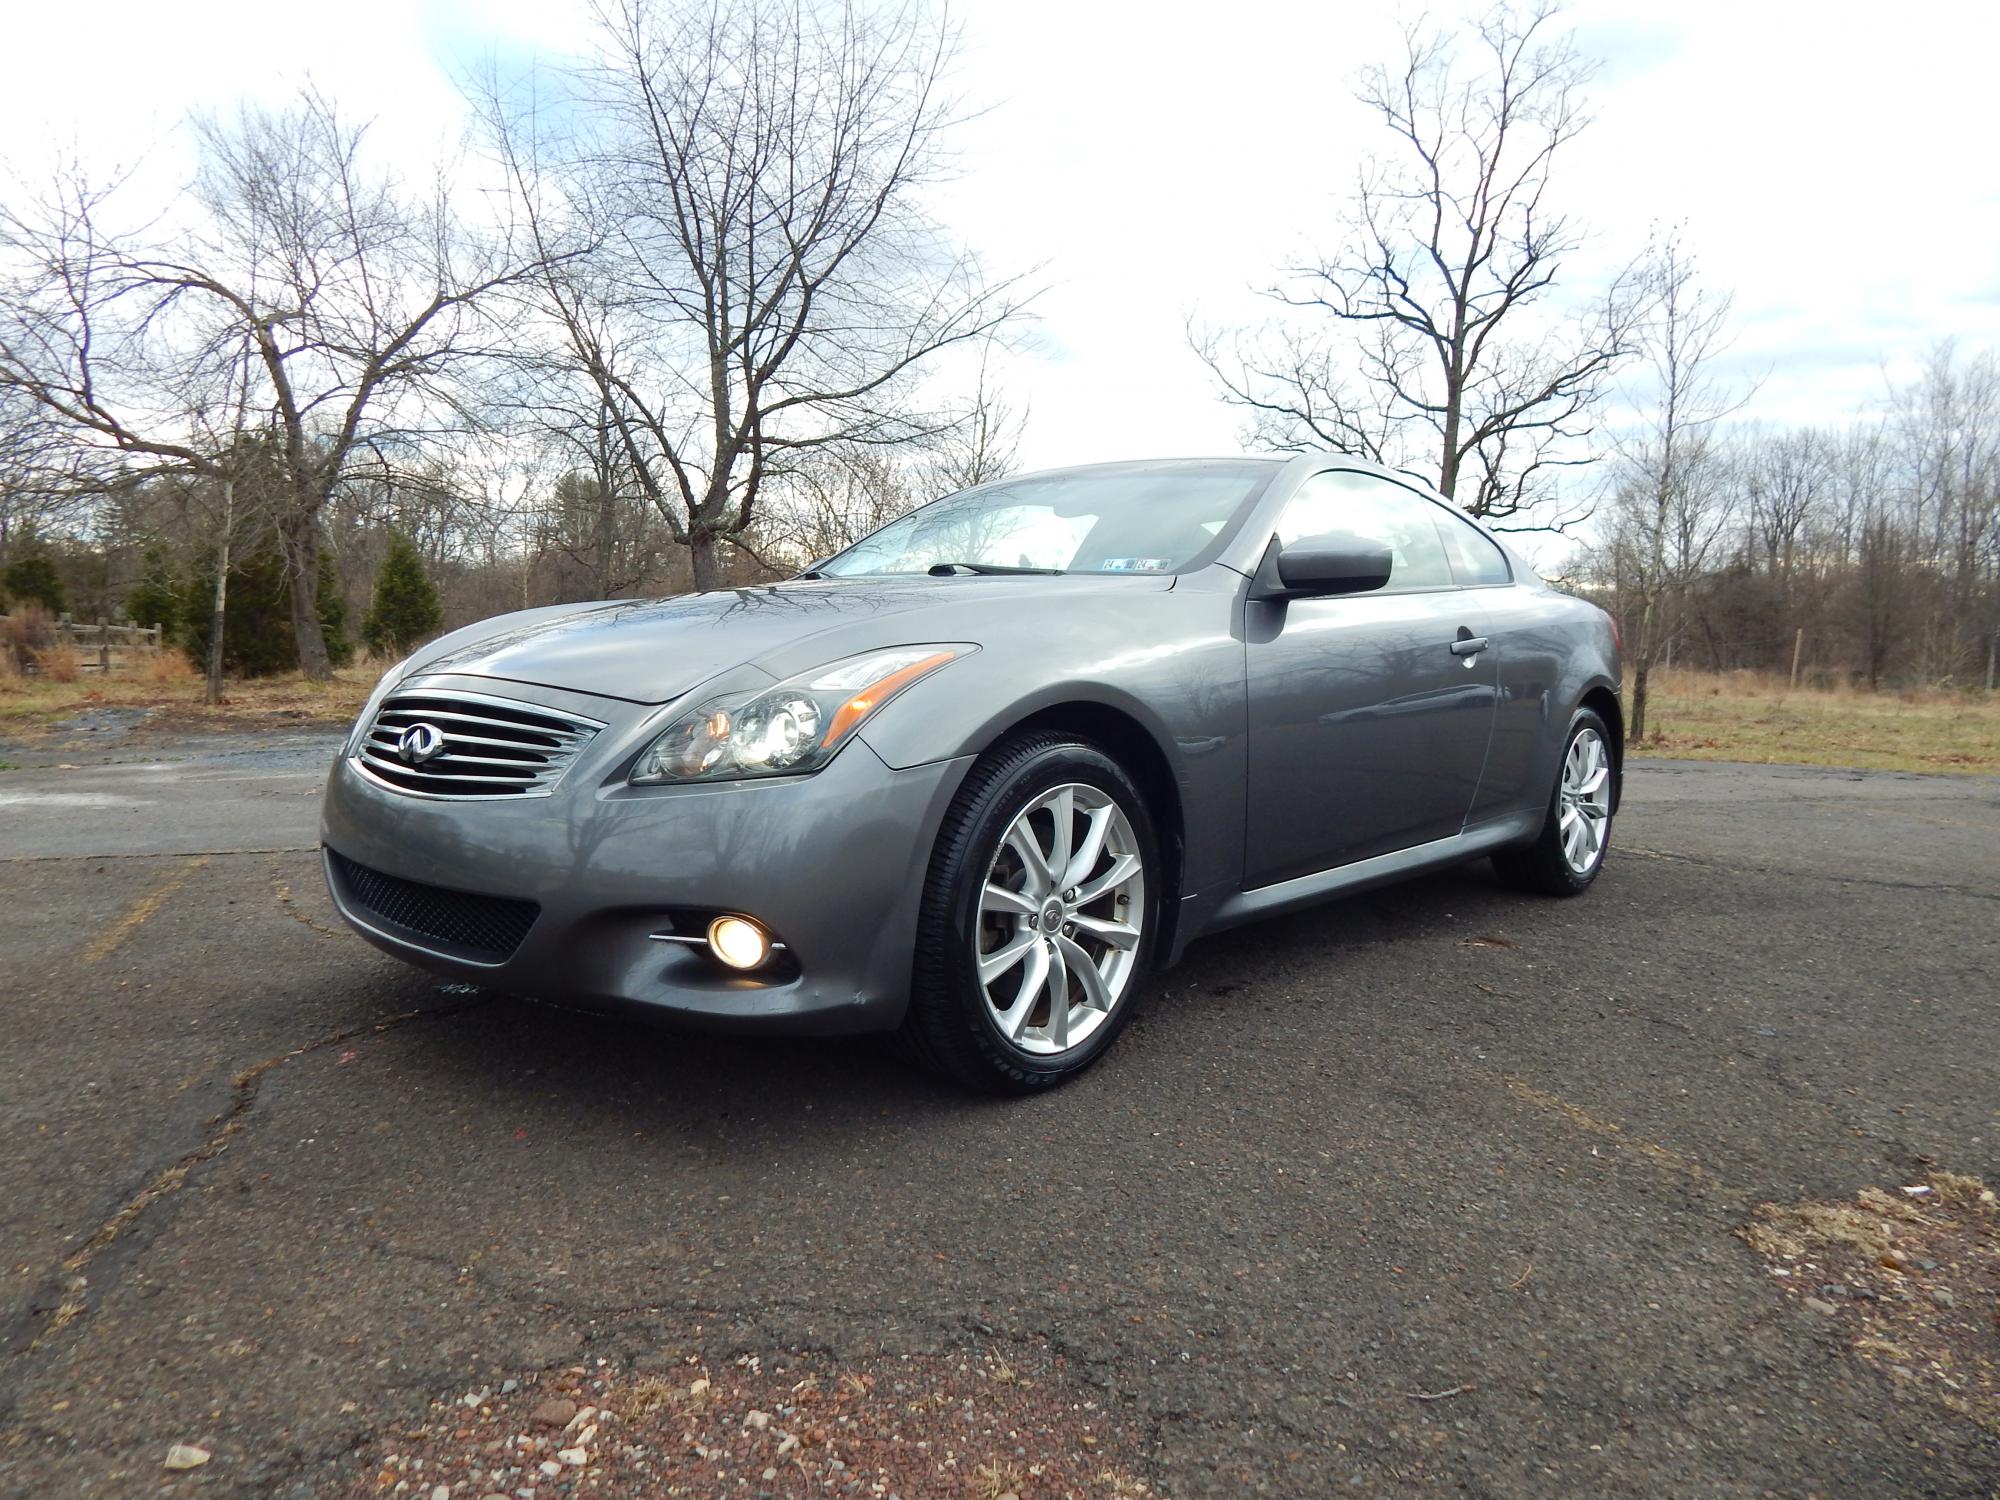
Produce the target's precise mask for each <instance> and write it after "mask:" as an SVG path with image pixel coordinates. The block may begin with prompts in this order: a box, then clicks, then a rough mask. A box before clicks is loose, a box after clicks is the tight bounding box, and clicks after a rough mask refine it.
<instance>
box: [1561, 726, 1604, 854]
mask: <svg viewBox="0 0 2000 1500" xmlns="http://www.w3.org/2000/svg"><path fill="white" fill-rule="evenodd" d="M1557 796H1558V797H1559V799H1560V805H1561V809H1562V810H1561V813H1560V816H1559V818H1558V822H1557V829H1558V832H1559V833H1560V835H1561V837H1562V851H1563V859H1564V861H1565V862H1566V863H1567V864H1568V865H1569V867H1570V869H1571V870H1572V871H1574V872H1575V873H1576V874H1578V875H1588V874H1589V873H1590V872H1591V871H1592V870H1594V869H1596V868H1597V862H1598V861H1599V860H1601V859H1603V858H1604V841H1605V837H1606V835H1607V834H1608V833H1609V832H1610V827H1611V758H1610V756H1609V754H1608V753H1607V752H1606V750H1605V747H1604V736H1603V735H1601V734H1599V733H1598V732H1597V731H1596V730H1595V729H1589V728H1586V729H1582V730H1579V731H1578V732H1577V736H1576V738H1575V739H1573V740H1571V741H1570V742H1569V754H1568V755H1567V756H1566V757H1565V758H1564V760H1563V772H1562V785H1561V787H1560V788H1559V789H1558V791H1557Z"/></svg>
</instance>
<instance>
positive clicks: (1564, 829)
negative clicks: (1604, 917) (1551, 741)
mask: <svg viewBox="0 0 2000 1500" xmlns="http://www.w3.org/2000/svg"><path fill="white" fill-rule="evenodd" d="M1611 782H1612V766H1611V732H1610V730H1609V729H1608V728H1606V726H1605V723H1604V720H1603V719H1602V718H1600V717H1599V716H1598V714H1597V713H1596V712H1595V711H1594V710H1592V709H1588V708H1580V709H1578V710H1577V712H1576V717H1575V718H1573V719H1572V720H1570V726H1569V740H1568V743H1567V744H1566V745H1565V746H1564V747H1563V758H1562V766H1561V768H1560V769H1559V770H1558V771H1557V773H1556V785H1555V791H1554V793H1553V794H1552V795H1551V797H1550V798H1549V812H1548V817H1547V818H1546V819H1544V820H1543V823H1542V830H1541V832H1540V833H1539V834H1538V835H1537V836H1536V838H1535V841H1534V842H1533V843H1532V844H1524V845H1522V846H1521V847H1520V848H1517V849H1501V850H1498V851H1497V852H1496V853H1495V854H1494V856H1493V868H1494V869H1495V870H1496V871H1498V872H1499V875H1500V878H1501V879H1502V880H1504V881H1505V882H1506V883H1507V884H1508V885H1511V886H1513V887H1514V888H1515V889H1516V890H1523V891H1535V892H1538V893H1540V894H1542V895H1547V896H1574V895H1577V894H1579V893H1581V892H1582V891H1584V890H1587V889H1588V888H1589V886H1590V883H1591V882H1592V881H1593V880H1595V879H1597V872H1598V871H1599V870H1601V869H1603V868H1604V856H1605V854H1606V852H1607V851H1608V850H1609V848H1610V845H1611Z"/></svg>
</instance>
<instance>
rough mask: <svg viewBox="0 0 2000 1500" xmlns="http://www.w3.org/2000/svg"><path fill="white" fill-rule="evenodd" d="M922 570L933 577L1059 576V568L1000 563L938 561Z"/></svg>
mask: <svg viewBox="0 0 2000 1500" xmlns="http://www.w3.org/2000/svg"><path fill="white" fill-rule="evenodd" d="M924 571H925V572H926V573H928V574H930V575H931V577H933V578H950V577H952V576H953V575H954V574H957V573H979V574H986V573H1046V574H1049V575H1051V576H1055V577H1060V576H1061V574H1062V569H1061V568H1009V567H1005V566H1003V565H1002V564H1000V563H976V562H939V563H932V564H931V565H930V566H929V567H928V568H926V569H924Z"/></svg>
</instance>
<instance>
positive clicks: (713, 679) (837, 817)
mask: <svg viewBox="0 0 2000 1500" xmlns="http://www.w3.org/2000/svg"><path fill="white" fill-rule="evenodd" d="M1618 687H1619V664H1618V644H1617V640H1616V636H1615V633H1614V630H1613V627H1612V623H1611V621H1610V619H1609V617H1608V616H1607V615H1605V614H1604V613H1603V612H1602V611H1601V610H1598V609H1597V608H1595V607H1593V606H1592V605H1590V604H1587V603H1584V602H1582V601H1581V600H1578V599H1574V598H1571V597H1568V596H1566V595H1564V594H1561V593H1558V592H1556V591H1555V590H1553V589H1551V588H1549V587H1548V586H1547V585H1546V584H1544V583H1543V582H1542V581H1541V580H1540V579H1538V578H1537V577H1536V576H1535V575H1534V573H1533V571H1532V570H1531V569H1529V568H1528V567H1526V566H1525V565H1524V564H1523V563H1522V562H1521V561H1520V559H1518V558H1517V557H1515V556H1514V555H1513V554H1511V553H1510V552H1509V551H1508V550H1507V548H1506V547H1505V546H1503V545H1502V544H1501V543H1500V542H1499V541H1498V540H1497V539H1495V538H1494V537H1493V536H1492V535H1491V534H1490V533H1488V532H1487V531H1486V530H1484V529H1483V528H1481V527H1480V526H1478V525H1476V524H1474V523H1473V522H1471V521H1469V520H1468V519H1467V518H1466V517H1465V516H1464V515H1463V514H1462V513H1461V512H1459V511H1458V510H1456V509H1455V508H1453V507H1452V506H1451V505H1449V504H1448V503H1446V502H1444V501H1442V500H1440V499H1439V498H1438V497H1437V496H1436V495H1434V494H1432V493H1431V492H1430V491H1428V490H1427V489H1426V488H1425V487H1424V486H1423V485H1422V484H1421V483H1420V482H1417V481H1414V480H1412V479H1410V478H1408V477H1407V476H1405V475H1402V474H1399V473H1395V472H1391V471H1389V470H1385V469H1381V468H1377V467H1374V466H1371V465H1367V464H1363V463H1360V462H1356V461H1352V460H1349V459H1345V458H1339V457H1336V456H1332V455H1312V456H1306V457H1298V458H1291V459H1266V458H1235V459H1209V460H1184V461H1174V462H1152V463H1123V464H1102V465H1094V466H1090V467H1085V468H1075V469H1063V470H1057V471H1052V472H1049V473H1043V474H1033V475H1028V476H1025V477H1021V478H1012V479H1005V480H1001V481H998V482H995V483H991V484H986V485H982V486H980V487H978V488H975V489H971V490H966V491H964V492H962V493H959V494H956V495H952V496H948V497H947V498H945V499H942V500H939V501H936V502H935V503H933V504H931V505H928V506H926V507H924V508H922V509H920V510H917V511H914V512H912V513H911V514H909V515H907V516H904V517H902V518H901V519H899V520H896V521H892V522H891V523H889V524H888V525H887V526H885V527H883V528H882V529H881V530H879V531H877V532H875V533H874V534H873V535H871V536H869V537H867V538H865V539H863V540H862V541H860V542H858V543H856V544H855V545H854V546H853V547H850V548H849V549H848V550H847V551H845V552H842V553H840V554H839V555H838V556H836V557H833V558H830V559H828V560H827V561H825V562H823V563H819V564H817V565H816V566H814V567H813V568H811V569H809V570H808V571H807V572H805V573H803V574H801V575H800V576H799V577H797V578H795V579H792V580H790V581H788V582H785V583H779V584H773V585H769V586H761V587H755V588H741V589H729V590H718V591H715V592H712V593H704V594H695V595H690V596H684V597H680V598H672V599H660V600H647V601H617V602H610V603H598V604H587V605H564V606H559V607H556V608H550V609H537V610H527V611H523V612H522V613H520V614H514V615H507V616H503V617H501V618H499V619H494V620H488V621H485V622H483V623H481V624H478V625H474V626H471V627H469V628H467V629H464V630H460V631H457V632H456V633H454V634H451V635H448V636H446V637H444V638H443V639H441V640H439V641H437V642H435V643H433V644H432V645H430V646H427V647H425V648H423V649H422V650H420V651H418V652H417V653H416V654H415V655H414V656H412V657H411V658H410V659H409V660H408V661H407V662H404V663H403V664H401V665H400V666H399V667H397V668H395V669H394V670H393V671H391V672H390V673H389V674H388V675H387V676H385V677H384V679H383V681H382V683H381V685H380V686H379V687H378V688H377V689H376V691H375V694H374V696H373V697H372V698H371V699H370V701H369V703H368V705H367V707H366V708H365V709H364V710H363V712H362V714H361V718H360V720H359V722H358V723H357V724H356V726H355V728H354V731H353V734H352V736H351V737H350V738H349V740H348V742H347V744H346V745H345V747H344V748H343V750H342V752H341V754H340V757H339V760H338V762H337V763H336V764H335V766H334V768H333V774H332V777H331V779H330V781H329V783H328V788H327V793H326V799H325V811H324V815H323V823H322V836H323V842H324V845H325V865H326V877H327V884H328V886H329V888H330V889H331V890H332V893H333V899H334V901H335V902H336V904H337V905H338V906H339V909H340V911H341V914H342V915H343V916H344V917H345V918H346V919H347V921H348V922H350V923H351V924H352V925H353V926H354V927H355V928H356V929H357V930H358V931H359V932H360V933H361V934H362V935H363V936H364V937H366V938H368V940H369V941H371V942H373V943H375V944H376V945H377V946H379V947H381V948H383V949H386V950H387V951H388V952H390V953H393V954H395V955H396V956H398V957H400V958H404V959H407V960H409V961H411V962H413V963H418V964H422V965H424V966H426V967H427V968H430V969H434V970H436V971H438V972H441V973H444V974H448V975H450V976H452V977H453V978H456V979H461V980H472V981H475V982H477V983H480V984H483V985H488V986H492V987H494V988H498V989H502V990H507V991H512V992H515V993H518V994H525V995H530V996H540V997H544V998H548V999H554V1000H562V1001H565V1002H570V1003H576V1004H582V1005H586V1006H592V1007H601V1008H602V1007H614V1006H638V1007H644V1008H647V1009H650V1010H653V1011H656V1012H662V1013H667V1014H670V1015H672V1016H674V1017H677V1018H679V1019H681V1020H683V1021H687V1022H691V1023H696V1024H701V1025H707V1026H714V1027H726V1028H730V1029H737V1030H744V1031H773V1032H777V1031H782V1032H792V1033H800V1032H805V1033H821V1034H824V1033H836V1032H862V1031H880V1032H895V1033H897V1034H899V1036H900V1037H901V1038H902V1040H903V1042H904V1043H905V1045H906V1047H907V1048H908V1050H909V1051H910V1052H912V1053H913V1054H914V1055H915V1056H916V1057H918V1058H919V1059H920V1060H922V1061H924V1062H927V1063H929V1064H930V1065H932V1066H934V1067H936V1068H938V1069H940V1070H942V1071H943V1072H945V1073H948V1074H950V1075H952V1076H953V1077H956V1078H958V1079H960V1080H962V1081H963V1082H965V1083H968V1084H971V1085H974V1086H978V1087H983V1088H989V1089H996V1090H1001V1091H1028V1090H1033V1089H1038V1088H1043V1087H1046V1086H1048V1085H1051V1084H1054V1083H1056V1082H1058V1081H1060V1080H1062V1079H1064V1078H1066V1077H1068V1076H1069V1075H1071V1074H1073V1073H1075V1072H1077V1071H1079V1070H1080V1069H1082V1068H1084V1067H1087V1066H1088V1065H1089V1064H1090V1063H1091V1062H1093V1061H1095V1060H1096V1059H1097V1058H1098V1057H1099V1056H1100V1055H1101V1054H1102V1053H1103V1052H1104V1051H1105V1049H1106V1048H1108V1047H1109V1046H1110V1045H1111V1043H1112V1041H1113V1039H1114V1038H1115V1037H1116V1036H1117V1033H1118V1031H1119V1030H1120V1028H1121V1027H1122V1026H1123V1025H1124V1023H1125V1022H1126V1020H1127V1019H1128V1018H1129V1017H1130V1015H1131V1012H1132V1006H1133V1003H1134V1000H1135V997H1136V995H1137V993H1138V992H1139V990H1140V989H1141V988H1142V986H1143V985H1144V983H1145V980H1146V977H1147V975H1148V974H1149V973H1151V972H1153V971H1154V970H1156V969H1158V968H1160V967H1162V966H1164V965H1166V964H1170V963H1172V962H1173V961H1174V960H1175V959H1177V958H1178V957H1179V956H1180V954H1181V951H1182V950H1183V949H1184V948H1185V947H1186V946H1187V944H1188V943H1189V942H1190V941H1191V940H1193V939H1195V938H1197V937H1200V936H1202V935H1203V934H1204V933H1210V932H1214V931H1216V930H1217V929H1219V928H1223V927H1228V926H1230V925H1232V924H1235V923H1239V922H1245V921H1250V920H1253V919H1255V918H1258V917H1264V916H1269V915H1272V914H1274V913H1277V912H1284V911H1290V910H1293V909H1294V908H1297V907H1301V906H1305V905H1307V904H1309V903H1311V902H1316V901H1322V900H1325V899H1326V898H1328V897H1332V896H1339V895H1345V894H1347V893H1350V892H1353V891H1357V890H1361V889H1364V888H1366V887H1369V886H1375V885H1380V884H1382V883H1384V882H1387V881H1393V880H1398V879H1401V878H1402V877H1404V876H1407V875H1413V874H1416V873H1417V872H1419V871H1423V870H1432V869H1436V868H1438V867H1440V866H1444V865H1449V864H1453V863H1455V862H1457V861H1461V860H1465V859H1468V858H1471V857H1473V856H1476V855H1490V856H1491V857H1492V860H1493V863H1494V865H1495V867H1496V868H1497V869H1498V871H1499V873H1500V875H1501V877H1502V878H1503V879H1504V880H1505V881H1507V882H1508V883H1509V884H1511V885H1514V886H1518V887H1521V888H1523V889H1526V890H1531V891H1539V892H1546V893H1550V894H1554V895H1570V894H1575V893H1577V892H1580V891H1582V890H1583V889H1584V888H1586V887H1587V886H1588V885H1589V884H1590V883H1591V881H1592V880H1593V879H1594V878H1595V877H1596V875H1597V873H1598V870H1599V868H1600V867H1601V865H1602V863H1603V860H1604V855H1605V848H1606V840H1607V838H1608V836H1609V833H1610V828H1611V817H1612V814H1613V813H1614V812H1615V811H1616V810H1617V805H1618V794H1619V773H1620V762H1621V759H1622V751H1623V740H1622V734H1621V723H1622V720H1621V716H1620V712H1619V704H1618V696H1617V695H1618Z"/></svg>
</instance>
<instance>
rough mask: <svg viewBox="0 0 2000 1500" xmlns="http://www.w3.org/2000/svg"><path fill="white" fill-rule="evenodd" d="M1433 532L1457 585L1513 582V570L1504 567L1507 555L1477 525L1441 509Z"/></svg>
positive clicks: (1471, 585) (1470, 586)
mask: <svg viewBox="0 0 2000 1500" xmlns="http://www.w3.org/2000/svg"><path fill="white" fill-rule="evenodd" d="M1437 529H1438V535H1439V536H1440V537H1442V538H1443V539H1444V550H1445V555H1446V556H1448V557H1449V558H1450V559H1451V572H1452V576H1453V577H1454V578H1456V579H1457V580H1458V581H1459V583H1461V584H1462V585H1464V586H1465V587H1467V588H1473V587H1476V586H1477V585H1479V584H1482V583H1511V582H1512V581H1513V577H1514V574H1513V570H1512V569H1510V568H1509V567H1508V566H1507V554H1506V553H1504V552H1502V551H1501V550H1500V549H1499V548H1498V547H1497V546H1495V545H1494V543H1493V538H1491V537H1490V536H1488V535H1487V534H1486V533H1485V532H1483V531H1481V530H1480V529H1479V528H1478V527H1477V526H1474V525H1472V524H1471V523H1470V522H1469V521H1467V520H1465V519H1464V518H1463V517H1462V516H1457V515H1453V514H1451V513H1450V512H1448V511H1442V510H1441V511H1439V512H1438V516H1437Z"/></svg>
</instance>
